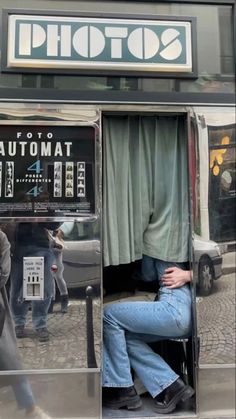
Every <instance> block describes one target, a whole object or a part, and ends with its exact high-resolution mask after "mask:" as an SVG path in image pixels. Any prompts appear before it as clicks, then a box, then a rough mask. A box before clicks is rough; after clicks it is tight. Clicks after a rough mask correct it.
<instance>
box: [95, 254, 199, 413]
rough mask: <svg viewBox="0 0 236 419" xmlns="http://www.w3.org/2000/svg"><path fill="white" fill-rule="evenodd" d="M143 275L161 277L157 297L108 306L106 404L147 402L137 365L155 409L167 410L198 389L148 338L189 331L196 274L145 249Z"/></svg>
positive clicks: (130, 406)
mask: <svg viewBox="0 0 236 419" xmlns="http://www.w3.org/2000/svg"><path fill="white" fill-rule="evenodd" d="M142 275H143V278H144V279H145V280H158V281H159V286H160V288H159V298H158V300H157V301H154V302H140V301H139V302H123V303H122V302H120V303H114V304H111V305H108V306H107V307H106V308H105V310H104V327H103V331H104V347H103V404H104V405H105V406H108V407H110V408H114V409H118V408H121V407H125V408H128V409H135V408H138V407H140V406H141V399H140V397H139V396H138V395H137V393H136V391H135V388H134V386H133V380H132V375H131V367H132V368H133V369H134V371H135V372H136V374H137V376H138V377H139V378H140V380H141V381H142V383H143V384H144V386H145V387H146V389H147V391H148V392H149V393H150V394H151V395H152V397H153V398H154V401H155V411H156V412H157V413H160V414H166V413H171V412H172V411H173V410H175V407H176V405H177V404H178V403H179V402H180V401H181V400H187V399H188V398H190V397H191V396H192V395H193V394H194V390H193V389H192V388H191V387H190V386H187V385H185V383H184V382H183V381H182V380H181V379H180V378H179V376H178V375H177V374H176V373H175V372H174V371H173V370H172V369H171V368H170V367H169V365H168V364H166V362H165V361H164V360H163V359H162V358H161V357H160V356H159V355H158V354H156V353H155V352H153V350H152V349H151V348H150V346H149V345H148V343H151V342H155V341H158V340H163V339H172V338H181V337H186V336H189V334H190V332H191V293H190V287H189V284H188V283H189V282H190V280H191V274H190V271H186V270H185V265H184V264H180V263H178V264H177V263H176V264H175V263H171V262H164V261H161V260H159V259H155V258H152V257H149V256H146V255H144V256H143V261H142ZM150 377H151V379H150Z"/></svg>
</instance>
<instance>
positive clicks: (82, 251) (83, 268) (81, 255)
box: [63, 223, 101, 289]
mask: <svg viewBox="0 0 236 419" xmlns="http://www.w3.org/2000/svg"><path fill="white" fill-rule="evenodd" d="M80 226H81V224H80V225H79V223H78V224H77V225H75V227H74V228H73V231H72V232H71V234H70V235H69V236H68V237H67V238H66V239H65V248H64V249H63V264H64V278H65V281H66V283H67V287H68V288H69V289H70V288H79V287H86V286H87V285H95V284H99V283H100V277H101V253H100V241H99V240H98V239H97V238H96V235H95V234H94V231H93V230H94V227H93V223H87V224H84V225H83V226H82V227H83V231H82V232H81V231H79V227H80Z"/></svg>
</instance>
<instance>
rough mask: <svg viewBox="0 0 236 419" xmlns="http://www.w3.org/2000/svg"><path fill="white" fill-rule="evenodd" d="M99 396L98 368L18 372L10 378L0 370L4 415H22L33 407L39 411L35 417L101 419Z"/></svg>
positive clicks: (5, 418) (15, 417)
mask: <svg viewBox="0 0 236 419" xmlns="http://www.w3.org/2000/svg"><path fill="white" fill-rule="evenodd" d="M99 399H100V379H99V373H98V372H95V371H91V372H80V373H78V372H70V373H69V372H67V373H62V372H60V373H50V374H48V373H47V374H44V373H43V374H29V375H21V376H19V375H15V376H11V377H10V380H9V377H6V376H4V375H1V373H0V407H1V418H2V419H19V418H20V417H22V418H23V417H26V416H24V413H25V411H27V412H32V414H33V410H35V414H36V413H38V416H35V417H45V418H46V417H47V418H68V419H69V418H81V419H82V418H83V419H86V418H90V419H98V418H99V417H100V402H99ZM43 413H44V416H43ZM40 414H41V416H40ZM46 415H47V416H46ZM31 417H33V416H31Z"/></svg>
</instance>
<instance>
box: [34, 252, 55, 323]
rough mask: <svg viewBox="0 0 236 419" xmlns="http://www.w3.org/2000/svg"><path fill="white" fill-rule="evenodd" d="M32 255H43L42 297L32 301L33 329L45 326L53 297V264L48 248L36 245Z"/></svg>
mask: <svg viewBox="0 0 236 419" xmlns="http://www.w3.org/2000/svg"><path fill="white" fill-rule="evenodd" d="M33 254H34V256H41V257H44V299H43V300H37V301H32V322H33V327H34V329H40V328H42V327H46V326H47V317H48V309H49V306H50V304H51V299H52V297H53V289H54V287H53V281H54V279H53V276H52V273H51V266H52V264H53V260H54V257H53V253H52V251H51V250H50V249H46V248H39V247H37V248H36V249H35V251H34V253H33Z"/></svg>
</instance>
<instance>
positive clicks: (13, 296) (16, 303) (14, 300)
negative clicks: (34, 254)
mask: <svg viewBox="0 0 236 419" xmlns="http://www.w3.org/2000/svg"><path fill="white" fill-rule="evenodd" d="M29 306H30V302H29V301H24V300H23V259H22V258H20V259H18V260H13V261H12V267H11V288H10V307H11V312H12V316H13V319H14V323H15V325H16V326H25V323H26V316H27V313H28V310H29Z"/></svg>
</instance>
